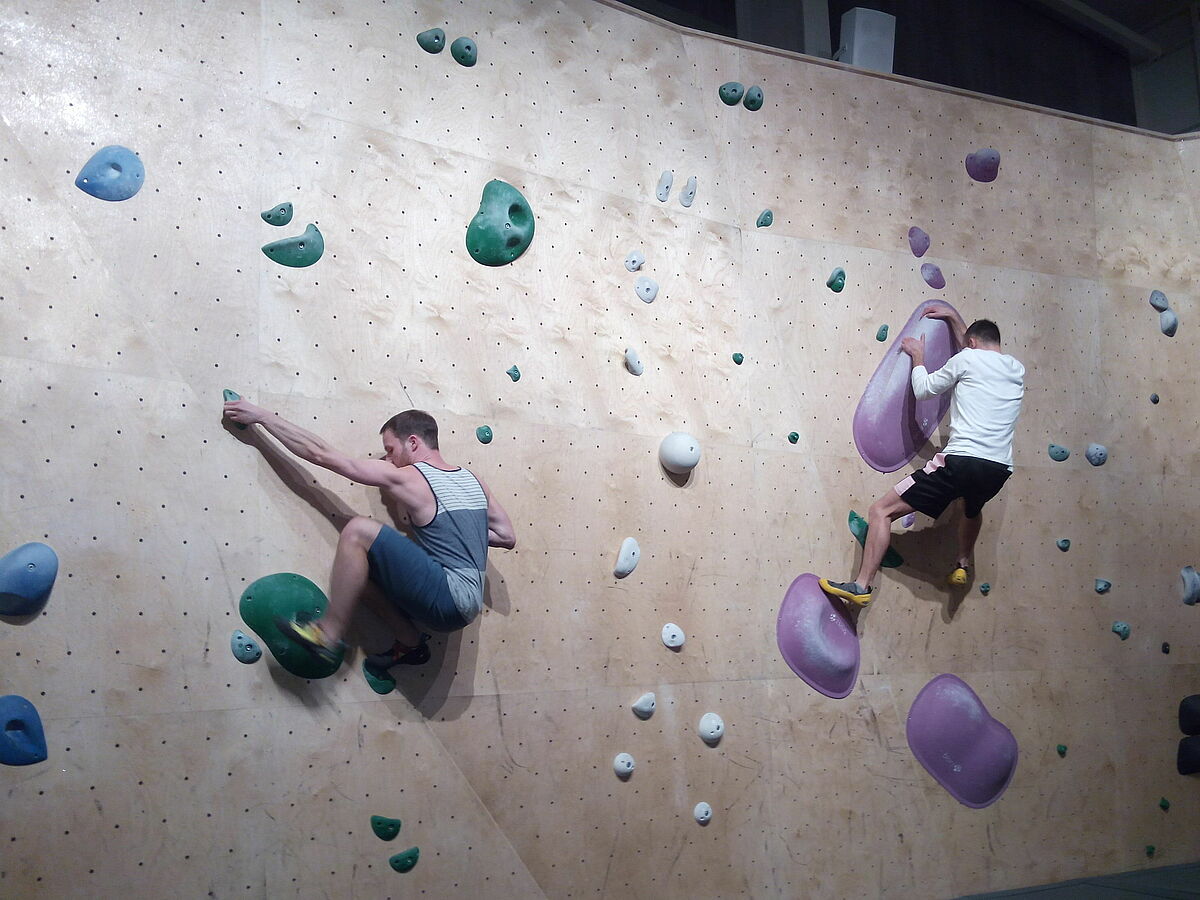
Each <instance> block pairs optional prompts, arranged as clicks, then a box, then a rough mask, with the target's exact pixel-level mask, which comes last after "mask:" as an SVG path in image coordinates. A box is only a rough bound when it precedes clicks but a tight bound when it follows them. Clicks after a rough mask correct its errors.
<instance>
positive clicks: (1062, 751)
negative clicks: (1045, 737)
mask: <svg viewBox="0 0 1200 900" xmlns="http://www.w3.org/2000/svg"><path fill="white" fill-rule="evenodd" d="M1054 749H1055V750H1057V751H1058V755H1059V756H1066V755H1067V745H1066V744H1059V745H1058V746H1057V747H1055V748H1054Z"/></svg>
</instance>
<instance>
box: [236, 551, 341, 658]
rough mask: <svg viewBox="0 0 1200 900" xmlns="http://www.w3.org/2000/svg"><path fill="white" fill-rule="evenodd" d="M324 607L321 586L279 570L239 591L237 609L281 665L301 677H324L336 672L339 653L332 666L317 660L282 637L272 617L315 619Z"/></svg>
mask: <svg viewBox="0 0 1200 900" xmlns="http://www.w3.org/2000/svg"><path fill="white" fill-rule="evenodd" d="M328 606H329V601H328V600H327V599H326V598H325V594H324V593H322V591H321V589H320V588H319V587H317V586H316V585H315V584H313V583H312V582H311V581H309V580H308V579H307V578H305V577H304V576H303V575H295V574H292V573H291V572H281V573H279V574H277V575H266V576H264V577H262V578H260V579H258V580H257V581H255V582H254V583H253V584H251V585H250V586H249V587H248V588H246V590H244V591H242V599H241V600H240V601H239V602H238V612H239V613H241V616H242V621H244V622H245V623H246V625H248V626H249V627H250V629H251V630H252V631H253V632H254V633H255V634H257V635H258V638H259V640H260V641H262V643H263V645H264V646H266V648H267V649H268V650H270V651H271V654H272V655H273V656H274V657H275V661H276V662H278V663H279V664H280V665H281V666H283V667H284V668H285V669H287V670H288V671H289V672H291V673H292V674H293V675H298V676H299V677H301V678H324V677H326V676H327V675H332V674H333V673H334V672H336V671H337V669H338V667H339V666H340V665H341V664H342V653H340V652H339V653H338V656H337V660H336V662H334V663H333V664H332V665H330V664H329V663H327V662H324V661H322V660H319V659H317V657H315V656H313V654H311V653H309V652H308V651H307V650H305V649H304V648H303V647H301V646H300V645H299V644H297V643H295V642H294V641H290V640H288V639H287V638H286V637H284V636H283V634H282V633H281V632H280V630H279V628H278V626H277V625H276V624H275V620H276V619H277V618H282V619H293V618H294V619H297V620H299V621H311V620H313V619H316V618H319V617H320V616H321V614H322V613H324V612H325V610H326V608H327V607H328Z"/></svg>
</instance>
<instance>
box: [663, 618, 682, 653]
mask: <svg viewBox="0 0 1200 900" xmlns="http://www.w3.org/2000/svg"><path fill="white" fill-rule="evenodd" d="M685 640H687V639H686V638H685V637H684V636H683V629H682V628H680V627H679V626H678V625H676V624H675V623H674V622H668V623H667V624H666V625H664V626H663V627H662V642H663V643H664V644H666V645H667V646H668V647H670V648H671V649H672V650H678V649H679V648H680V647H682V646H683V642H684V641H685Z"/></svg>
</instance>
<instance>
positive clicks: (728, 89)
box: [717, 81, 746, 106]
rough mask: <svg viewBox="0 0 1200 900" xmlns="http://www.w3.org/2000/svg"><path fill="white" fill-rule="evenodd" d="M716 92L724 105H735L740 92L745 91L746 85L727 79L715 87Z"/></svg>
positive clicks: (740, 97) (740, 94) (739, 97)
mask: <svg viewBox="0 0 1200 900" xmlns="http://www.w3.org/2000/svg"><path fill="white" fill-rule="evenodd" d="M717 93H718V94H720V95H721V102H722V103H724V104H725V105H726V106H737V105H738V101H739V100H741V99H742V94H744V93H746V87H745V85H743V84H742V83H741V82H740V81H727V82H725V83H724V84H723V85H721V86H720V87H719V88H717Z"/></svg>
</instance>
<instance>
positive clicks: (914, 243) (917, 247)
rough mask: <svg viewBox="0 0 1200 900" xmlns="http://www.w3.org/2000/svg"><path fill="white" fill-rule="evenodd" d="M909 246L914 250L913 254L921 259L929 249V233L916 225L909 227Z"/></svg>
mask: <svg viewBox="0 0 1200 900" xmlns="http://www.w3.org/2000/svg"><path fill="white" fill-rule="evenodd" d="M908 247H909V249H910V250H912V255H913V256H915V257H917V258H918V259H919V258H920V257H922V256H924V255H925V253H926V251H927V250H928V249H929V235H927V234H926V233H925V231H924V230H923V229H921V228H918V227H917V226H916V225H914V226H913V227H912V228H910V229H908Z"/></svg>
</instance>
